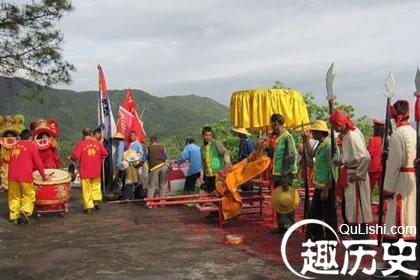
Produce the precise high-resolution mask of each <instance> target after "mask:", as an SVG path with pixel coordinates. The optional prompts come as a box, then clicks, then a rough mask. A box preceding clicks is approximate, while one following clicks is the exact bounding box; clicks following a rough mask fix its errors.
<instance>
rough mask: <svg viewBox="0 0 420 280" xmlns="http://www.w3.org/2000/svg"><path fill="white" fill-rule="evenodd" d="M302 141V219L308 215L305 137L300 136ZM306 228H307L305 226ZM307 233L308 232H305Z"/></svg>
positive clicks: (303, 228)
mask: <svg viewBox="0 0 420 280" xmlns="http://www.w3.org/2000/svg"><path fill="white" fill-rule="evenodd" d="M302 131H303V122H302ZM302 142H303V151H302V177H303V186H304V188H305V200H304V204H303V219H308V217H309V213H308V212H309V183H308V163H307V161H306V147H305V137H304V136H302ZM302 230H303V231H304V230H305V227H302ZM306 230H307V228H306ZM307 233H308V232H307Z"/></svg>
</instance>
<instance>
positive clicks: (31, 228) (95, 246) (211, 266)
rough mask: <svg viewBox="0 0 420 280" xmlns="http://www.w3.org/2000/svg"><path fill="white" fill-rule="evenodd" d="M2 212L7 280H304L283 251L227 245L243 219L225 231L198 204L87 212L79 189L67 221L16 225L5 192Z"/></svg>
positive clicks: (2, 267)
mask: <svg viewBox="0 0 420 280" xmlns="http://www.w3.org/2000/svg"><path fill="white" fill-rule="evenodd" d="M0 215H1V216H0V279H1V280H8V279H48V280H49V279H77V280H82V279H296V276H294V275H293V274H292V273H291V272H289V271H288V270H287V268H286V267H285V266H284V265H283V264H281V262H279V258H280V257H279V255H280V252H279V253H278V255H277V253H276V252H277V251H275V250H274V252H275V256H274V255H273V254H271V255H269V254H268V255H267V254H265V252H264V251H265V250H262V249H258V246H257V247H255V248H257V249H255V248H254V249H253V248H252V246H250V245H252V244H247V242H245V243H244V244H242V245H238V246H233V245H226V244H225V242H224V240H225V234H226V233H227V232H231V231H232V230H234V227H238V226H239V227H240V226H241V224H240V223H239V224H238V223H237V224H236V225H233V226H229V225H227V226H225V228H224V229H223V230H222V229H218V228H217V227H216V225H215V224H214V223H212V222H210V221H207V220H206V219H205V214H202V213H200V212H199V211H198V210H197V209H196V208H191V207H186V206H179V207H171V208H158V209H145V208H144V207H143V206H142V205H141V204H134V203H130V204H102V207H101V210H99V211H94V212H93V214H92V215H86V214H84V213H83V212H82V210H81V205H80V189H73V197H72V199H71V201H70V213H68V214H67V215H66V216H65V217H64V218H61V217H59V216H58V215H49V216H43V217H41V219H40V220H35V219H33V220H32V221H31V224H29V225H19V226H15V225H12V224H11V223H10V222H9V220H8V208H7V194H6V193H0ZM248 226H249V225H248ZM251 226H252V227H253V225H251ZM255 226H256V227H258V224H255ZM268 230H269V229H264V234H266V236H269V234H270V233H268ZM266 232H267V233H266ZM263 238H264V237H263ZM271 238H273V237H271ZM275 238H277V237H275ZM278 239H279V240H278V241H277V242H275V243H277V244H273V246H278V245H279V243H280V237H278ZM270 244H271V243H270ZM254 245H255V244H254ZM334 278H336V277H334ZM359 279H360V277H359Z"/></svg>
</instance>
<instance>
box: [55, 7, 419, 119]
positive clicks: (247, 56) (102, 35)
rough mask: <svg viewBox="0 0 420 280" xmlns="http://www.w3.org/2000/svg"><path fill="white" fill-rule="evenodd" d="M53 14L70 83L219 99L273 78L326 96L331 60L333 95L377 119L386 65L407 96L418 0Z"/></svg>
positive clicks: (416, 44) (413, 60)
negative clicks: (58, 17) (102, 81)
mask: <svg viewBox="0 0 420 280" xmlns="http://www.w3.org/2000/svg"><path fill="white" fill-rule="evenodd" d="M73 5H74V7H75V9H74V11H73V12H71V13H70V14H68V15H66V16H65V17H64V18H63V20H62V22H61V26H62V30H63V32H64V36H65V44H64V55H65V58H66V59H67V60H69V61H70V62H72V63H73V64H75V66H76V68H77V72H75V73H74V74H73V80H74V81H73V83H72V84H70V85H69V86H65V87H66V88H71V89H74V90H92V89H97V83H98V82H97V70H96V65H97V64H98V63H100V64H102V66H103V69H104V71H105V75H106V78H107V82H108V87H109V88H111V89H122V88H128V87H131V88H135V89H142V90H145V91H148V92H150V93H152V94H154V95H158V96H167V95H183V94H191V93H193V94H197V95H202V96H209V97H212V98H214V99H216V100H218V101H220V102H222V103H224V104H226V105H228V104H229V100H230V95H231V93H232V92H233V91H236V90H240V89H246V88H258V87H270V86H272V84H273V82H274V81H275V80H280V81H282V82H283V83H284V84H285V85H286V86H288V87H292V88H296V89H299V90H301V91H302V92H307V91H312V92H313V93H314V94H315V96H316V98H317V101H318V102H326V101H325V97H324V96H325V72H326V71H327V69H328V67H329V65H330V64H331V63H332V62H335V69H336V81H335V89H336V95H337V98H338V101H340V102H345V103H349V104H352V105H354V106H355V107H356V112H357V114H358V115H361V114H368V115H369V116H371V117H383V115H384V114H383V112H382V111H383V110H382V109H383V108H384V107H385V105H384V103H385V98H384V97H383V93H384V83H385V79H386V76H387V74H388V72H390V71H392V72H393V73H394V76H395V78H396V81H397V96H398V97H400V98H409V99H410V100H413V97H412V96H413V92H414V90H415V88H414V82H413V81H414V75H415V71H416V68H417V66H418V65H420V27H419V23H418V22H419V15H420V14H419V11H420V1H403V0H399V1H395V0H389V1H386V0H381V1H379V0H378V1H369V0H363V1H335V0H334V1H333V0H331V1H325V0H323V1H311V0H290V1H279V0H271V1H269V0H264V1H257V0H254V1H249V0H234V1H233V0H220V1H219V0H167V1H165V0H153V1H146V0H142V1H140V0H131V1H128V0H119V1H115V0H112V1H111V0H100V1H99V0H89V1H82V0H73Z"/></svg>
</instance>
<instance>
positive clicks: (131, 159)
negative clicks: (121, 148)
mask: <svg viewBox="0 0 420 280" xmlns="http://www.w3.org/2000/svg"><path fill="white" fill-rule="evenodd" d="M123 159H124V160H125V161H127V162H128V163H132V164H133V163H139V162H140V160H141V158H140V155H139V153H137V152H136V151H134V150H127V151H125V152H124V153H123Z"/></svg>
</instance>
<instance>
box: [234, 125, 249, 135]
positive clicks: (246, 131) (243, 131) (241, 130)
mask: <svg viewBox="0 0 420 280" xmlns="http://www.w3.org/2000/svg"><path fill="white" fill-rule="evenodd" d="M232 130H233V131H235V132H237V133H240V134H244V135H248V136H249V135H251V133H249V132H248V130H246V128H243V127H234V128H232Z"/></svg>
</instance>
